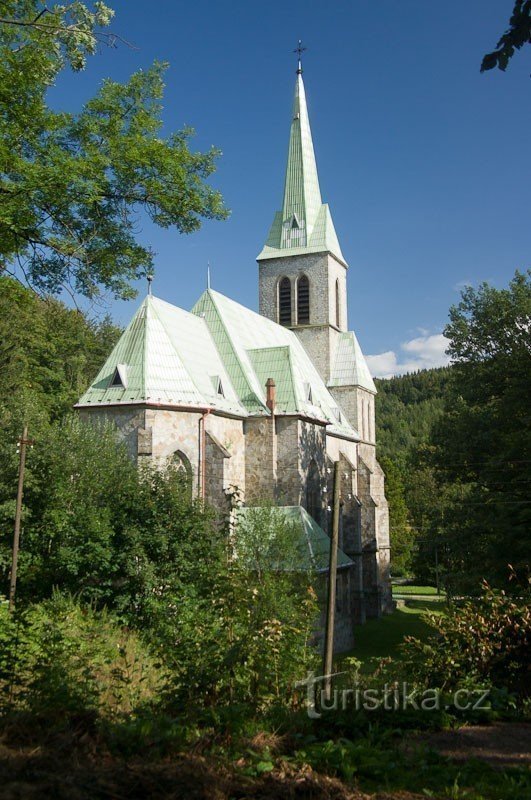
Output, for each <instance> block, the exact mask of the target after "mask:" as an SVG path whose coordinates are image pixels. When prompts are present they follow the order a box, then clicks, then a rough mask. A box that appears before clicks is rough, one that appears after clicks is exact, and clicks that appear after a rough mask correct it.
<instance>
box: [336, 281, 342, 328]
mask: <svg viewBox="0 0 531 800" xmlns="http://www.w3.org/2000/svg"><path fill="white" fill-rule="evenodd" d="M340 327H341V318H340V312H339V278H338V279H337V280H336V328H340Z"/></svg>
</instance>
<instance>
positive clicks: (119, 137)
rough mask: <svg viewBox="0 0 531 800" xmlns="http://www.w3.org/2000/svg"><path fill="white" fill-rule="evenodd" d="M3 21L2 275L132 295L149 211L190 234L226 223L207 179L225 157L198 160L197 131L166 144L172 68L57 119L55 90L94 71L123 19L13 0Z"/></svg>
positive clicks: (156, 68) (144, 266)
mask: <svg viewBox="0 0 531 800" xmlns="http://www.w3.org/2000/svg"><path fill="white" fill-rule="evenodd" d="M2 9H3V16H2V18H0V86H1V87H2V89H1V91H0V196H1V198H2V202H1V204H0V268H2V269H3V270H8V271H10V272H12V273H15V272H16V274H18V275H20V274H21V273H22V275H23V276H24V278H25V279H26V280H27V282H28V283H29V284H30V285H32V286H33V287H35V288H36V289H37V290H38V291H40V292H44V293H50V292H51V293H58V292H60V291H62V290H65V289H66V290H67V291H69V292H70V293H73V294H75V293H80V294H82V295H85V296H86V297H94V296H96V295H97V294H98V293H99V292H100V291H101V289H104V290H108V291H111V292H112V293H113V294H114V295H115V296H118V297H131V296H133V294H134V292H133V291H132V289H131V288H130V285H129V284H130V281H131V280H133V279H134V278H137V277H139V276H141V275H143V274H145V272H146V270H149V269H151V267H152V254H151V252H150V251H149V249H147V248H146V247H144V246H143V245H141V244H140V243H139V242H138V241H137V240H136V238H135V220H136V214H137V212H138V211H140V210H142V211H143V212H145V213H146V214H147V215H148V216H149V217H150V218H151V219H152V220H153V221H154V222H155V223H156V224H158V225H161V226H162V227H166V228H167V227H170V226H175V227H176V228H177V230H179V231H181V232H183V233H189V232H191V231H194V230H197V229H198V228H199V227H200V225H201V221H202V220H203V219H223V218H224V217H226V215H227V212H226V210H225V208H224V206H223V202H222V199H221V196H220V194H219V193H218V192H216V191H214V190H213V189H212V188H211V187H210V186H209V185H208V184H207V183H206V179H207V178H208V177H209V176H210V175H211V174H212V172H213V171H214V168H215V160H216V157H217V156H218V151H217V150H215V149H214V148H212V149H211V150H210V151H209V152H207V153H200V152H195V153H194V152H192V151H191V150H190V147H189V140H190V137H191V135H192V133H193V131H192V130H191V129H186V130H182V131H179V132H176V133H173V134H171V135H170V136H169V137H167V138H163V137H162V136H161V128H162V119H161V111H162V106H161V101H162V96H163V88H164V87H163V73H164V69H165V66H164V65H162V64H158V63H155V64H154V65H153V66H152V67H150V68H149V69H147V70H145V71H141V72H137V73H136V74H134V75H133V76H132V77H131V78H130V79H129V81H128V82H127V83H125V84H120V83H117V82H115V81H112V80H110V79H108V80H106V81H105V82H104V83H103V85H102V86H101V88H100V90H99V92H98V94H97V95H96V96H95V97H93V98H92V99H91V100H89V101H88V102H87V103H86V104H85V106H84V107H83V109H82V110H81V111H80V112H79V113H78V114H72V113H67V112H56V111H53V110H52V109H51V108H50V107H49V106H48V105H47V98H46V95H47V91H48V88H49V87H50V86H51V85H52V84H53V83H54V82H55V80H56V78H57V76H58V75H59V73H60V72H61V70H62V69H63V68H64V67H65V66H66V65H68V64H69V65H70V66H71V67H72V68H73V69H75V70H78V69H82V68H83V67H84V66H85V61H86V57H87V55H90V54H92V53H93V52H94V51H95V48H96V44H97V41H98V35H99V30H100V27H101V26H106V25H108V23H109V21H110V19H111V17H112V13H113V12H112V11H111V10H110V9H109V8H107V7H106V6H105V5H104V4H103V3H99V2H98V3H95V4H94V11H93V12H91V11H90V10H89V9H88V7H87V6H86V5H85V4H83V3H80V2H72V3H67V4H66V5H52V6H50V7H49V8H48V7H47V8H46V10H45V12H41V13H40V14H39V11H40V3H38V2H37V0H23V2H20V0H8V1H7V2H4V3H3V4H2Z"/></svg>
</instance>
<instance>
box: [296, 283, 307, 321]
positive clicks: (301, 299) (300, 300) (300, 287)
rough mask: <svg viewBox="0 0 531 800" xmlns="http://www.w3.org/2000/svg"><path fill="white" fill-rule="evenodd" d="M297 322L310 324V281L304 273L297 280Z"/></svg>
mask: <svg viewBox="0 0 531 800" xmlns="http://www.w3.org/2000/svg"><path fill="white" fill-rule="evenodd" d="M297 324H298V325H309V324H310V281H309V280H308V278H307V277H306V275H301V276H300V278H299V280H298V281H297Z"/></svg>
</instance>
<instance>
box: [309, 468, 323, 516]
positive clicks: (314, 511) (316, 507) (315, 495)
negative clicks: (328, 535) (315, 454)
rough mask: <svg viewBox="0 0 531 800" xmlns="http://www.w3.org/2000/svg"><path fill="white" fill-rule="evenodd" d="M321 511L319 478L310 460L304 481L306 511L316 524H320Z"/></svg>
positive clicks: (317, 471) (316, 469) (317, 470)
mask: <svg viewBox="0 0 531 800" xmlns="http://www.w3.org/2000/svg"><path fill="white" fill-rule="evenodd" d="M321 509H322V506H321V476H320V475H319V469H318V467H317V464H316V462H315V461H314V459H313V458H312V460H311V462H310V466H309V468H308V477H307V479H306V511H307V512H308V514H309V515H310V516H311V517H313V518H314V520H315V521H316V522H317V523H318V524H320V523H321Z"/></svg>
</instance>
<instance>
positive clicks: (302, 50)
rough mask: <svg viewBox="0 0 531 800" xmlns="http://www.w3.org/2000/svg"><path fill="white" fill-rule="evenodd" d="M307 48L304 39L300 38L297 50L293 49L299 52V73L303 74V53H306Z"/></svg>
mask: <svg viewBox="0 0 531 800" xmlns="http://www.w3.org/2000/svg"><path fill="white" fill-rule="evenodd" d="M305 50H306V47H303V44H302V41H301V40H300V39H299V43H298V45H297V47H296V48H295V50H294V51H293V52H294V53H297V59H298V66H297V75H302V63H301V57H302V54H303V53H304V51H305Z"/></svg>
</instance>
